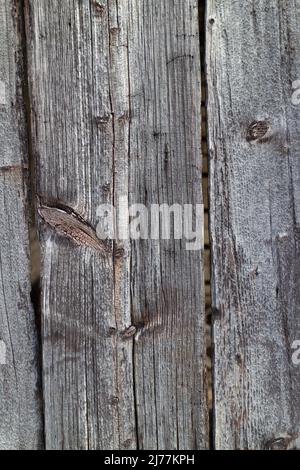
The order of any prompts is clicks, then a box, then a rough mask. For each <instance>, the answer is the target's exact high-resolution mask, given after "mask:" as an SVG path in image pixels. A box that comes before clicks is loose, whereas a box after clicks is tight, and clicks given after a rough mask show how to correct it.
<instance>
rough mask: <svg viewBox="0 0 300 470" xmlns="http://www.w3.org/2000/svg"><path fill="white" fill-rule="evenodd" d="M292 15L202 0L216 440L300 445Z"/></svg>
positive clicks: (278, 8)
mask: <svg viewBox="0 0 300 470" xmlns="http://www.w3.org/2000/svg"><path fill="white" fill-rule="evenodd" d="M299 21H300V2H299V1H298V0H296V1H293V2H277V1H271V0H261V1H259V2H244V1H241V0H240V1H239V0H235V1H232V2H227V1H226V2H225V1H222V0H209V1H208V11H207V51H206V61H207V71H208V123H209V128H208V131H209V152H210V204H211V242H212V270H213V279H212V283H213V300H212V301H213V306H214V307H215V309H214V313H215V315H214V390H215V393H214V413H215V420H214V427H215V429H214V433H215V446H216V448H218V449H265V448H271V449H276V448H282V449H283V448H299V447H300V439H299V437H300V434H299V432H300V393H299V380H300V368H299V366H298V367H297V366H295V365H294V364H293V361H292V354H293V349H292V345H293V342H294V341H295V340H299V338H300V315H299V314H300V311H299V301H300V267H299V261H298V260H299V255H300V246H299V233H300V231H299V229H300V218H299V215H300V190H299V188H300V186H299V181H300V179H299V175H300V163H299V162H300V160H299V157H300V151H299V149H300V145H299V144H300V139H299V135H300V133H299V131H300V128H299V126H300V106H299V104H296V105H295V104H293V102H292V101H294V102H296V101H297V100H296V99H295V98H297V97H295V96H294V100H292V95H293V93H294V91H295V90H294V89H293V86H292V84H293V82H294V81H295V80H298V79H299V76H300V54H299V51H298V44H299V39H300V33H299ZM298 101H299V100H298Z"/></svg>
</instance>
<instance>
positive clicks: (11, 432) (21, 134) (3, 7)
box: [0, 0, 43, 450]
mask: <svg viewBox="0 0 300 470" xmlns="http://www.w3.org/2000/svg"><path fill="white" fill-rule="evenodd" d="M19 6H20V5H18V4H17V2H13V1H10V0H1V3H0V148H1V151H0V218H1V224H0V416H1V419H0V449H2V450H7V449H15V450H21V449H24V450H25V449H39V448H41V447H42V445H43V434H42V414H41V393H40V373H39V364H38V363H39V361H38V344H37V334H36V327H35V318H34V311H33V308H32V305H31V301H30V290H31V285H30V262H29V243H28V217H27V216H26V209H27V177H26V175H27V168H28V152H27V130H26V126H25V113H24V106H23V97H22V84H24V69H23V55H22V49H21V48H22V44H21V39H22V11H20V9H19ZM23 39H24V37H23ZM27 214H28V212H27Z"/></svg>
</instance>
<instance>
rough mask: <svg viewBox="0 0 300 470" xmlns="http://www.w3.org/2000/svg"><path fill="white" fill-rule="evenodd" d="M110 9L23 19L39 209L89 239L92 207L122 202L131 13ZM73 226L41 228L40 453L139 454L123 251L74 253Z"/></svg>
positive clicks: (57, 9) (92, 5)
mask: <svg viewBox="0 0 300 470" xmlns="http://www.w3.org/2000/svg"><path fill="white" fill-rule="evenodd" d="M117 3H118V2H114V1H109V2H108V3H107V4H105V6H104V7H100V3H98V2H92V1H91V2H90V1H87V0H84V1H75V2H74V1H65V0H64V1H63V2H61V1H58V0H54V1H51V2H49V1H48V0H42V1H39V2H36V1H30V2H29V4H28V11H27V40H28V46H29V69H30V73H29V75H30V82H31V95H32V96H31V104H32V116H33V134H34V151H35V157H36V162H37V181H38V185H37V192H38V195H39V200H40V202H41V204H43V205H44V206H47V205H50V206H56V207H57V208H58V209H59V208H61V205H63V207H65V208H70V209H72V211H73V212H75V213H76V214H78V215H80V217H81V218H82V219H83V220H84V221H86V222H88V223H89V224H90V226H91V230H92V231H93V230H95V227H96V223H97V206H98V204H100V203H112V202H113V201H115V200H116V199H117V198H118V197H119V195H120V194H121V191H124V193H125V194H128V191H127V181H128V176H127V174H128V170H127V166H128V165H127V160H128V151H129V147H128V135H129V122H128V119H127V118H126V117H125V116H127V115H128V109H129V101H128V93H129V91H128V89H129V86H128V66H127V49H126V47H125V46H126V40H127V39H126V28H125V27H124V24H123V22H124V21H125V20H126V17H127V16H126V15H127V13H128V11H127V7H126V6H127V2H121V3H120V5H119V9H118V5H117ZM124 7H125V8H124ZM80 220H81V219H78V221H77V219H76V220H75V221H74V223H72V221H70V216H66V218H65V222H64V223H60V224H58V225H57V232H56V231H55V224H54V222H55V221H54V222H53V220H52V219H51V223H49V224H47V216H46V217H45V221H44V222H43V223H41V227H40V228H41V230H40V232H41V238H42V241H43V243H42V245H43V264H42V314H43V332H42V336H43V360H44V371H43V375H44V402H45V432H46V446H47V448H48V449H88V448H89V449H96V448H100V449H101V448H103V449H118V448H122V449H124V448H129V449H130V448H135V447H136V433H135V414H134V403H133V367H132V343H133V339H132V337H130V338H126V337H123V335H122V334H123V332H124V331H126V329H127V328H128V327H130V324H131V317H130V295H129V266H130V258H129V255H130V252H129V250H128V247H126V246H124V249H125V250H124V254H123V257H122V256H121V257H118V256H114V255H113V254H112V248H113V247H110V248H111V249H110V255H108V256H103V254H101V253H100V252H99V251H97V250H96V249H95V247H94V244H93V242H91V244H90V247H89V246H87V245H88V241H87V239H85V240H84V242H83V243H80V240H79V244H78V243H77V242H78V239H80V238H81V237H82V235H83V232H84V225H82V230H81V229H80V223H83V222H80ZM48 222H49V221H48ZM53 224H54V225H53ZM68 224H69V229H68ZM64 234H65V236H64ZM72 237H73V238H74V240H75V243H73V242H72V240H70V238H71V239H72ZM91 240H92V238H90V241H91Z"/></svg>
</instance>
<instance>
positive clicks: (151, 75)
mask: <svg viewBox="0 0 300 470" xmlns="http://www.w3.org/2000/svg"><path fill="white" fill-rule="evenodd" d="M129 31H130V36H129V45H130V47H129V74H130V91H131V117H132V123H131V132H130V135H131V140H130V201H131V202H132V203H134V202H140V203H143V204H146V205H147V206H148V207H150V204H163V203H166V204H169V205H172V204H174V203H178V204H187V203H190V204H196V203H198V204H199V203H201V201H202V195H201V117H200V109H201V97H200V93H201V70H200V48H199V17H198V1H197V0H172V1H170V0H165V1H161V0H151V1H148V0H145V1H142V0H133V1H131V2H130V23H129ZM131 275H132V286H131V288H132V300H133V317H134V321H135V322H136V323H140V324H141V334H140V336H139V337H137V339H136V342H135V350H134V351H135V387H136V405H137V423H138V437H139V444H140V447H141V448H143V449H196V448H198V449H199V448H205V447H207V445H208V428H207V409H206V384H205V365H204V363H205V359H204V358H205V347H204V346H205V339H204V269H203V259H202V254H201V252H200V251H197V252H188V251H186V250H185V243H184V242H181V241H175V242H174V240H173V241H172V240H171V241H167V242H163V241H160V242H154V241H151V242H150V241H138V242H136V243H133V249H132V274H131Z"/></svg>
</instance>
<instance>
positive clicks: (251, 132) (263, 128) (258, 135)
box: [247, 121, 270, 142]
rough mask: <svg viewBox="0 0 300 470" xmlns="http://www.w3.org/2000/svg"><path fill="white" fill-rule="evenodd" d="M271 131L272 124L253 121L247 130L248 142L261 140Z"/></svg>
mask: <svg viewBox="0 0 300 470" xmlns="http://www.w3.org/2000/svg"><path fill="white" fill-rule="evenodd" d="M269 129H270V123H269V122H268V121H253V122H252V123H251V124H250V126H249V127H248V129H247V141H248V142H252V141H254V140H261V139H262V138H263V137H265V135H266V134H267V133H268V131H269Z"/></svg>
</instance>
